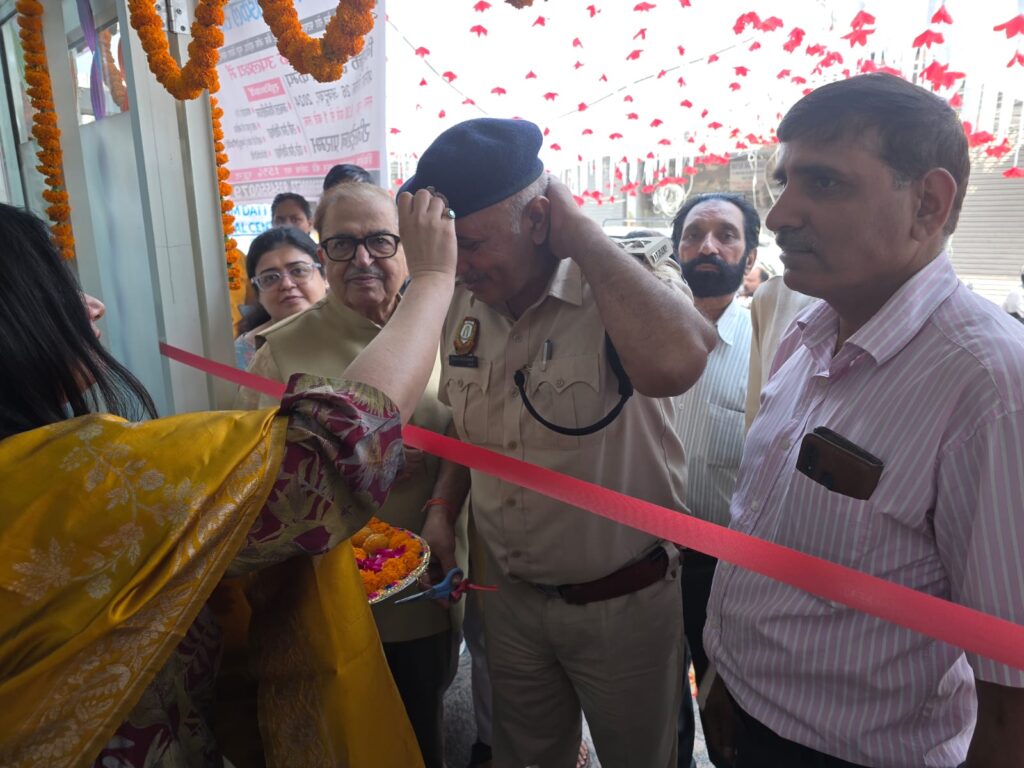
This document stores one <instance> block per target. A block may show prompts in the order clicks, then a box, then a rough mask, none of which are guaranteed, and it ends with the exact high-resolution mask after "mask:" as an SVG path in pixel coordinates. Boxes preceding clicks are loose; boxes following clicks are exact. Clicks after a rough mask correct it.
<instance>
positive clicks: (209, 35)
mask: <svg viewBox="0 0 1024 768" xmlns="http://www.w3.org/2000/svg"><path fill="white" fill-rule="evenodd" d="M227 2H228V0H199V4H198V5H197V6H196V18H195V21H194V22H192V42H191V43H189V45H188V61H187V62H186V63H185V65H184V66H179V65H178V62H176V61H175V60H174V57H173V56H171V51H170V47H169V45H168V43H167V35H166V32H165V30H164V20H163V19H162V18H161V16H160V14H159V13H157V10H156V2H155V0H128V14H129V16H130V17H131V23H132V27H133V28H134V29H135V31H136V32H138V33H139V40H141V41H142V49H143V50H144V51H145V52H146V59H147V60H148V62H149V69H150V71H151V72H152V73H153V75H154V76H155V77H156V79H157V80H158V81H159V82H160V84H161V85H162V86H163V87H164V88H166V89H167V92H168V93H169V94H171V95H172V96H173V97H174V98H176V99H178V100H180V101H188V100H189V99H195V98H197V97H198V96H199V95H200V94H201V93H202V92H203V91H204V90H206V89H208V88H209V89H211V90H212V89H213V87H214V86H215V84H216V82H217V61H218V59H219V54H218V52H217V51H218V49H219V48H220V47H221V46H222V45H223V44H224V33H222V32H221V31H220V27H221V25H222V24H223V23H224V10H223V9H224V6H225V5H227Z"/></svg>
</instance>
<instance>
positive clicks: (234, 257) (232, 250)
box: [210, 82, 245, 291]
mask: <svg viewBox="0 0 1024 768" xmlns="http://www.w3.org/2000/svg"><path fill="white" fill-rule="evenodd" d="M218 88H219V86H218V84H217V83H216V82H214V84H213V88H212V89H211V92H210V115H211V118H212V119H211V122H212V123H213V151H214V154H215V157H216V158H217V186H218V188H219V190H220V219H221V223H222V224H223V227H224V260H225V261H226V262H227V268H228V288H229V289H230V290H232V291H237V290H239V289H241V287H242V259H243V258H245V256H244V254H243V253H242V252H241V251H240V250H239V249H238V241H236V240H235V238H233V237H232V235H233V234H235V217H234V216H232V215H231V209H232V208H234V207H235V204H234V202H232V200H231V192H232V189H231V185H230V184H228V178H229V177H230V176H231V172H230V171H229V170H228V155H227V152H226V151H225V147H224V129H223V128H222V127H221V124H220V121H221V118H222V117H224V110H223V109H221V108H220V105H219V104H218V102H217V97H216V96H214V95H213V94H214V93H216V92H217V90H218Z"/></svg>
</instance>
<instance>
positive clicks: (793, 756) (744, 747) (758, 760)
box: [734, 702, 864, 768]
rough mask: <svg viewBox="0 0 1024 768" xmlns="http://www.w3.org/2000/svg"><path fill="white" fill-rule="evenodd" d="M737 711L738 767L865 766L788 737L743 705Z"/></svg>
mask: <svg viewBox="0 0 1024 768" xmlns="http://www.w3.org/2000/svg"><path fill="white" fill-rule="evenodd" d="M734 704H735V702H734ZM736 713H737V714H738V715H739V733H738V734H737V737H738V738H737V743H736V768H778V766H782V765H784V766H786V767H787V768H864V766H861V765H858V764H857V763H848V762H846V761H845V760H840V759H839V758H838V757H832V756H831V755H826V754H825V753H824V752H818V751H817V750H816V749H811V748H810V747H805V746H804V745H803V744H797V743H796V742H795V741H790V740H789V739H784V738H782V737H781V736H779V735H778V734H777V733H775V731H773V730H771V729H770V728H768V727H767V726H765V725H763V724H762V723H761V722H760V721H758V720H755V719H754V718H752V717H751V716H750V715H748V714H747V713H746V712H744V711H743V710H742V709H740V708H739V706H736Z"/></svg>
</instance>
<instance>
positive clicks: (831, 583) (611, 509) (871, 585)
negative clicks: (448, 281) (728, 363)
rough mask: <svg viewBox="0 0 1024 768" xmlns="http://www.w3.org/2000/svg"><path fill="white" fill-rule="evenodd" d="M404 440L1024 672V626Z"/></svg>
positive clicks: (184, 355)
mask: <svg viewBox="0 0 1024 768" xmlns="http://www.w3.org/2000/svg"><path fill="white" fill-rule="evenodd" d="M160 351H161V353H162V354H164V355H165V356H166V357H168V358H170V359H172V360H177V361H178V362H180V363H184V364H185V365H188V366H190V367H192V368H196V369H198V370H200V371H203V372H204V373H208V374H210V375H212V376H217V377H218V378H221V379H225V380H227V381H230V382H232V383H235V384H239V385H241V386H245V387H249V388H251V389H255V390H257V391H259V392H262V393H264V394H266V395H268V396H270V397H275V398H279V397H281V395H282V394H284V390H285V386H284V384H282V383H280V382H277V381H271V380H270V379H264V378H262V377H260V376H255V375H253V374H251V373H246V372H244V371H240V370H238V369H237V368H234V367H232V366H230V365H224V364H223V363H217V362H214V361H212V360H208V359H206V358H204V357H200V356H199V355H194V354H192V353H191V352H186V351H185V350H182V349H178V348H177V347H173V346H170V345H169V344H164V343H161V344H160ZM402 434H403V438H404V440H405V442H406V444H407V445H410V446H412V447H413V448H418V449H420V450H422V451H426V452H427V453H430V454H433V455H435V456H439V457H440V458H443V459H447V460H449V461H453V462H455V463H457V464H462V465H464V466H467V467H470V468H471V469H475V470H477V471H479V472H484V473H486V474H489V475H493V476H494V477H497V478H499V479H501V480H504V481H506V482H509V483H513V484H515V485H519V486H522V487H523V488H527V489H529V490H531V491H536V492H537V493H542V494H544V495H545V496H550V497H551V498H553V499H557V500H558V501H561V502H564V503H566V504H571V505H572V506H574V507H579V508H580V509H585V510H587V511H588V512H592V513H593V514H596V515H601V516H602V517H606V518H608V519H609V520H614V521H615V522H617V523H622V524H623V525H628V526H630V527H632V528H637V529H638V530H641V531H644V532H646V533H649V534H651V535H653V536H658V537H659V538H662V539H665V540H667V541H672V542H675V543H676V544H679V545H682V546H684V547H689V548H690V549H695V550H697V551H699V552H703V553H705V554H708V555H711V556H712V557H716V558H718V559H720V560H725V561H727V562H730V563H733V564H734V565H738V566H740V567H741V568H746V569H748V570H751V571H754V572H755V573H760V574H762V575H763V576H768V577H769V578H772V579H776V580H777V581H781V582H782V583H784V584H788V585H789V586H791V587H795V588H797V589H801V590H803V591H805V592H809V593H811V594H812V595H817V596H818V597H822V598H825V599H826V600H832V601H835V602H837V603H842V604H843V605H846V606H849V607H850V608H853V609H855V610H857V611H860V612H862V613H866V614H869V615H871V616H877V617H878V618H880V619H883V620H885V621H888V622H891V623H893V624H897V625H899V626H901V627H906V628H907V629H911V630H913V631H915V632H920V633H921V634H924V635H928V636H929V637H933V638H935V639H937V640H941V641H943V642H946V643H949V644H950V645H953V646H956V647H958V648H963V649H964V650H966V651H970V652H972V653H977V654H979V655H981V656H985V657H987V658H989V659H993V660H994V661H997V662H1000V663H1002V664H1006V665H1008V666H1011V667H1016V668H1018V669H1024V626H1021V625H1020V624H1015V623H1013V622H1011V621H1007V620H1006V619H1001V618H998V617H996V616H992V615H990V614H987V613H982V612H981V611H977V610H975V609H973V608H968V607H966V606H963V605H958V604H956V603H952V602H950V601H949V600H943V599H942V598H938V597H933V596H931V595H926V594H924V593H923V592H918V591H917V590H913V589H910V588H909V587H904V586H901V585H899V584H896V583H894V582H891V581H886V580H885V579H880V578H878V577H877V576H871V575H869V574H866V573H863V572H861V571H856V570H854V569H852V568H847V567H845V566H842V565H837V564H835V563H832V562H829V561H828V560H823V559H821V558H820V557H813V556H811V555H806V554H804V553H803V552H798V551H797V550H795V549H791V548H789V547H783V546H780V545H778V544H773V543H772V542H769V541H764V540H763V539H758V538H756V537H753V536H749V535H747V534H744V533H740V532H738V531H733V530H729V529H728V528H723V527H722V526H719V525H715V524H714V523H709V522H706V521H704V520H699V519H698V518H695V517H693V516H691V515H686V514H680V512H679V511H678V510H672V509H667V508H665V507H659V506H658V505H656V504H651V503H649V502H646V501H642V500H640V499H635V498H633V497H631V496H626V495H625V494H622V493H618V492H616V491H612V490H609V489H607V488H602V487H601V486H599V485H595V484H593V483H588V482H585V481H583V480H578V479H576V478H574V477H569V476H567V475H562V474H559V473H557V472H553V471H552V470H550V469H544V468H543V467H538V466H536V465H533V464H528V463H527V462H525V461H520V460H518V459H513V458H509V457H508V456H503V455H501V454H499V453H495V452H493V451H489V450H486V449H484V448H479V447H477V446H473V445H469V444H467V443H463V442H461V441H459V440H454V439H452V438H450V437H445V436H443V435H439V434H437V433H435V432H430V431H428V430H425V429H421V428H419V427H414V426H411V425H409V426H406V427H404V428H403V431H402ZM1022 589H1024V585H1022Z"/></svg>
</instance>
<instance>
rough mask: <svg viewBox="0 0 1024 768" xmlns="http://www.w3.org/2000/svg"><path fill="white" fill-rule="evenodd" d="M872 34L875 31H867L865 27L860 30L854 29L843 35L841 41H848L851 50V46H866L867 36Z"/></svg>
mask: <svg viewBox="0 0 1024 768" xmlns="http://www.w3.org/2000/svg"><path fill="white" fill-rule="evenodd" d="M874 33H875V30H873V29H867V28H865V27H861V28H860V29H855V30H853V31H852V32H849V33H847V34H845V35H843V38H842V39H843V40H849V41H850V47H851V48H853V46H855V45H861V46H867V44H868V35H873V34H874Z"/></svg>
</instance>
